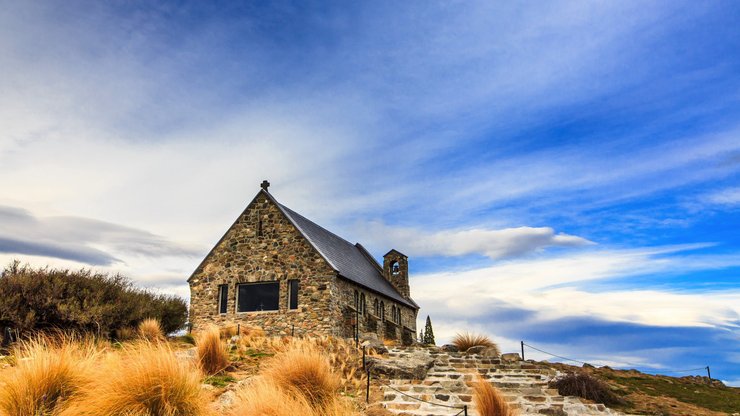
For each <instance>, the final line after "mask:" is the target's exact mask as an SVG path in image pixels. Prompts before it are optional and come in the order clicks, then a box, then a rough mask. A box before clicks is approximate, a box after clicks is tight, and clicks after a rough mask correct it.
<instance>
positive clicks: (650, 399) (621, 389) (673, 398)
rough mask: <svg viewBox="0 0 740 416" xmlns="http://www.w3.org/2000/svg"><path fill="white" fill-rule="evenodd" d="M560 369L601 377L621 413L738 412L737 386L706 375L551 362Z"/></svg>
mask: <svg viewBox="0 0 740 416" xmlns="http://www.w3.org/2000/svg"><path fill="white" fill-rule="evenodd" d="M552 366H553V367H556V368H558V369H559V370H560V371H564V372H570V371H585V372H587V373H589V374H591V375H593V376H595V377H597V378H599V379H601V380H603V381H605V382H606V383H607V384H608V385H609V386H610V387H611V389H612V390H613V391H614V392H615V393H616V394H617V395H618V396H620V397H622V398H624V399H625V401H626V404H624V405H621V406H619V405H618V406H613V407H614V408H615V409H618V410H620V411H623V412H625V413H633V414H644V415H661V416H674V415H675V416H679V415H681V416H683V415H690V416H704V415H727V414H730V415H731V414H733V413H740V388H734V387H727V386H725V385H723V384H722V383H721V382H719V381H717V380H711V381H710V380H709V379H708V378H706V377H681V378H677V377H668V376H660V375H658V376H656V375H649V374H644V373H641V372H639V371H635V370H614V369H611V368H608V367H603V368H593V367H585V368H581V367H573V366H569V365H564V364H552Z"/></svg>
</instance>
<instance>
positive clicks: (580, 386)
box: [550, 372, 625, 405]
mask: <svg viewBox="0 0 740 416" xmlns="http://www.w3.org/2000/svg"><path fill="white" fill-rule="evenodd" d="M550 386H551V387H552V388H556V389H558V393H559V394H560V395H561V396H577V397H582V398H584V399H588V400H591V401H594V402H596V403H602V404H605V405H615V404H625V401H624V399H622V398H621V397H619V396H617V395H616V394H614V392H612V390H611V388H610V387H609V385H608V384H606V383H604V382H603V381H601V380H599V379H598V378H596V377H593V376H592V375H590V374H587V373H583V372H578V373H568V374H566V375H564V376H562V377H558V378H556V379H555V380H553V381H552V382H551V383H550Z"/></svg>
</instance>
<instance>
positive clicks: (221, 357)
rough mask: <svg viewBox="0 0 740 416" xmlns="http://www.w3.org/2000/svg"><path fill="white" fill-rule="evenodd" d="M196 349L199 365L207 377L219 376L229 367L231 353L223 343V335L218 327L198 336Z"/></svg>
mask: <svg viewBox="0 0 740 416" xmlns="http://www.w3.org/2000/svg"><path fill="white" fill-rule="evenodd" d="M195 347H196V356H197V357H198V365H199V366H200V368H201V369H202V370H203V372H205V373H206V374H207V375H209V376H212V375H214V374H218V373H220V372H222V371H223V370H224V369H226V367H228V366H229V352H228V351H227V347H226V344H224V343H223V342H222V341H221V333H220V331H219V329H218V328H217V327H211V328H209V329H207V330H205V331H203V332H201V333H200V334H198V335H197V336H196V338H195Z"/></svg>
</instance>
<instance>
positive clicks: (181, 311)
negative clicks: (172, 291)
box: [0, 262, 187, 335]
mask: <svg viewBox="0 0 740 416" xmlns="http://www.w3.org/2000/svg"><path fill="white" fill-rule="evenodd" d="M0 299H2V302H0V327H5V326H10V327H13V328H16V329H18V330H20V331H21V332H26V331H30V330H39V329H51V328H57V329H62V330H68V329H71V330H77V331H83V332H95V333H98V334H102V335H111V334H112V333H113V332H114V331H115V330H117V329H120V328H124V327H132V326H135V325H137V324H138V323H139V322H140V321H141V320H143V319H145V318H150V317H151V318H157V319H159V320H160V322H161V323H162V329H164V330H165V331H166V332H167V333H169V332H173V331H176V330H178V329H180V328H182V327H183V326H184V325H185V322H186V320H187V304H186V303H185V301H184V300H183V299H181V298H179V297H176V296H167V295H158V294H154V293H151V292H148V291H146V290H142V289H138V288H136V287H134V285H133V284H132V283H131V281H130V280H128V279H127V278H125V277H123V276H121V275H118V274H116V275H107V274H101V273H93V272H92V271H89V270H80V271H69V270H58V269H50V268H48V267H47V268H40V269H34V268H31V267H28V266H20V265H19V263H18V262H14V263H12V264H11V265H10V266H8V267H6V268H5V269H4V270H3V271H2V273H0Z"/></svg>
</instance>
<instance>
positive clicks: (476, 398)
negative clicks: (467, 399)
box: [473, 377, 516, 416]
mask: <svg viewBox="0 0 740 416" xmlns="http://www.w3.org/2000/svg"><path fill="white" fill-rule="evenodd" d="M473 402H474V403H475V407H477V408H478V414H479V415H480V416H514V415H515V414H516V413H515V412H514V411H513V410H512V409H511V408H510V407H509V404H508V403H506V399H504V396H503V395H502V394H501V392H499V391H498V390H497V389H496V388H495V387H493V386H492V385H491V383H489V382H487V381H485V380H483V379H482V378H480V377H478V380H476V382H475V383H474V384H473Z"/></svg>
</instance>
